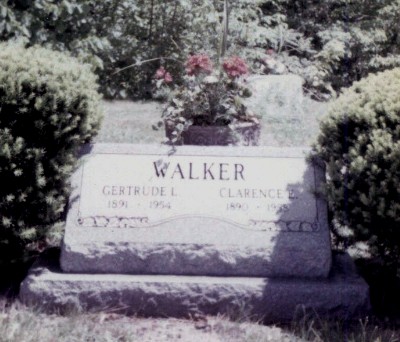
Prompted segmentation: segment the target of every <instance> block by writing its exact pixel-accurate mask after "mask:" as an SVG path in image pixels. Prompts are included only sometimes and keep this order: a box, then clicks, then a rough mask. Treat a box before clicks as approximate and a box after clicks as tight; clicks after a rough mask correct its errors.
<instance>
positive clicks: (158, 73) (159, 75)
mask: <svg viewBox="0 0 400 342" xmlns="http://www.w3.org/2000/svg"><path fill="white" fill-rule="evenodd" d="M165 73H166V70H165V68H164V67H162V66H161V67H159V68H158V69H157V71H156V73H155V74H154V78H155V79H156V80H161V79H162V78H164V76H165Z"/></svg>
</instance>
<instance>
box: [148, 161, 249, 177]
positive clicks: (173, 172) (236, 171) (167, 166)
mask: <svg viewBox="0 0 400 342" xmlns="http://www.w3.org/2000/svg"><path fill="white" fill-rule="evenodd" d="M153 165H154V170H155V172H156V176H157V177H158V178H170V179H175V178H178V179H198V180H224V181H229V180H244V165H243V164H236V163H235V164H230V163H192V162H189V163H185V164H182V163H173V164H172V163H169V162H168V163H160V162H154V163H153Z"/></svg>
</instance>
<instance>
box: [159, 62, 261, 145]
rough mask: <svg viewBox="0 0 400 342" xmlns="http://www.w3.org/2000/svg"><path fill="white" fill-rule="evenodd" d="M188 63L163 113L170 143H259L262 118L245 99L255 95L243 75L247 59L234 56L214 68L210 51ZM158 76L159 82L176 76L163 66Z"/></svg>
mask: <svg viewBox="0 0 400 342" xmlns="http://www.w3.org/2000/svg"><path fill="white" fill-rule="evenodd" d="M185 66H186V75H185V76H184V77H183V85H181V86H179V87H178V88H176V90H175V92H174V93H173V96H172V98H171V100H170V101H168V104H167V106H166V108H165V110H164V112H163V115H162V119H163V122H164V124H165V129H166V135H167V138H168V140H169V141H170V143H172V144H174V145H176V144H188V145H257V144H258V139H259V136H260V123H259V119H258V117H257V116H255V115H254V114H253V113H251V112H250V111H249V110H248V109H247V107H246V106H245V105H244V104H243V102H242V100H243V98H246V97H249V96H250V95H251V92H250V90H249V89H248V88H247V87H246V85H245V82H244V79H243V76H244V75H246V74H247V66H246V64H245V62H244V61H243V60H242V59H241V58H239V57H236V56H234V57H230V58H226V59H224V60H223V62H222V64H221V66H220V67H219V68H214V67H213V64H212V62H211V60H210V58H209V57H208V56H207V55H205V54H199V55H191V56H189V58H188V60H187V62H186V65H185ZM155 78H156V79H157V81H158V82H159V84H161V83H163V82H165V83H170V81H171V80H172V78H171V76H170V74H169V73H168V72H167V71H166V70H165V69H164V68H163V67H161V68H160V69H159V70H158V71H157V72H156V75H155ZM160 81H161V82H160Z"/></svg>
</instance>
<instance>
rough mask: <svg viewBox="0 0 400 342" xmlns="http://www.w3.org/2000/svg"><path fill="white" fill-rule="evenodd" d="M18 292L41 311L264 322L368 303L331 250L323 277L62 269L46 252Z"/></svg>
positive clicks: (352, 312)
mask: <svg viewBox="0 0 400 342" xmlns="http://www.w3.org/2000/svg"><path fill="white" fill-rule="evenodd" d="M56 260H57V261H56ZM20 298H21V300H22V302H24V303H25V304H28V305H31V306H36V307H38V308H39V309H41V310H44V311H46V312H61V313H62V312H71V311H72V312H75V311H84V312H93V311H94V312H97V311H104V310H105V311H108V312H118V313H124V314H128V315H136V314H137V315H140V316H153V317H155V316H158V317H160V316H161V317H190V315H193V314H204V315H217V314H225V315H228V316H231V315H232V316H235V317H237V316H238V315H239V316H240V317H243V316H245V317H253V318H258V319H263V320H264V321H265V322H285V321H286V322H287V321H292V320H293V319H294V318H295V317H302V315H303V314H304V313H305V312H310V313H315V314H317V315H318V317H320V318H324V317H325V318H329V319H332V318H340V319H346V318H348V319H355V318H358V317H361V316H363V315H365V314H366V312H368V310H369V294H368V286H367V284H366V283H365V281H364V280H363V279H362V278H360V277H359V276H358V275H357V274H356V271H355V267H354V264H353V261H352V260H351V258H350V257H349V256H348V255H346V254H338V255H335V256H334V258H333V266H332V270H331V274H330V275H329V277H328V278H326V279H303V278H259V277H210V276H168V275H116V274H68V273H62V271H61V270H60V267H59V265H58V258H57V257H55V256H53V257H49V256H47V257H44V258H42V259H41V260H39V261H38V262H37V263H36V264H35V265H34V266H33V267H32V269H31V271H30V273H29V275H28V277H27V278H26V279H25V280H24V282H23V283H22V284H21V290H20Z"/></svg>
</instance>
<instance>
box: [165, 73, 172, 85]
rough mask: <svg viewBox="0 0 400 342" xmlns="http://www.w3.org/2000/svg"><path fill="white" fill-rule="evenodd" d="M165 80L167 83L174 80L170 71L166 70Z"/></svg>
mask: <svg viewBox="0 0 400 342" xmlns="http://www.w3.org/2000/svg"><path fill="white" fill-rule="evenodd" d="M164 82H165V83H171V82H172V76H171V74H170V73H169V72H166V73H165V75H164Z"/></svg>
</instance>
